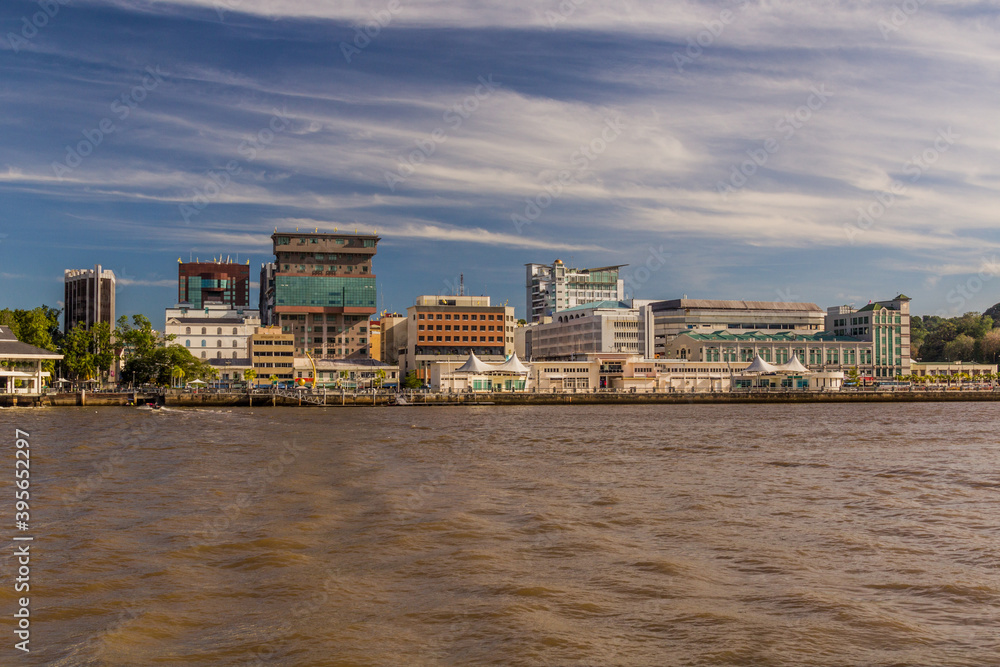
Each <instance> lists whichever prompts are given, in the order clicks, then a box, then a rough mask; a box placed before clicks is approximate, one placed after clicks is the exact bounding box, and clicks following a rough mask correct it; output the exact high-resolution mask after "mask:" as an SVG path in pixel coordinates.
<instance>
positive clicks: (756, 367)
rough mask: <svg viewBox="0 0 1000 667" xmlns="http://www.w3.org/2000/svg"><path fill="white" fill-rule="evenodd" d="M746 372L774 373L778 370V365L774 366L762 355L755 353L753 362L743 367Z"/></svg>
mask: <svg viewBox="0 0 1000 667" xmlns="http://www.w3.org/2000/svg"><path fill="white" fill-rule="evenodd" d="M743 370H744V372H746V373H774V372H775V371H777V370H778V367H777V366H772V365H771V364H769V363H767V362H766V361H764V360H763V359H761V358H760V355H759V354H758V355H755V356H754V358H753V363H751V364H750V365H749V366H747V367H746V368H745V369H743Z"/></svg>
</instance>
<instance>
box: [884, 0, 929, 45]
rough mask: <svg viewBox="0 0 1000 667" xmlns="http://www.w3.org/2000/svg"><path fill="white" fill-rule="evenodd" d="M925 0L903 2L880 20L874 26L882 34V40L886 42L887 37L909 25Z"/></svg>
mask: <svg viewBox="0 0 1000 667" xmlns="http://www.w3.org/2000/svg"><path fill="white" fill-rule="evenodd" d="M926 2H927V0H903V2H901V3H899V4H898V5H894V6H893V8H892V11H891V12H890V13H889V16H888V17H883V18H880V19H879V20H878V21H877V22H876V23H875V25H876V26H877V27H878V31H879V32H880V33H882V39H885V40H888V39H889V35H891V34H892V33H894V32H896V31H897V30H899V29H900V28H902V27H903V26H904V25H906V24H907V23H909V21H910V17H912V16H913V15H914V14H916V13H917V12H919V11H920V8H921V7H923V6H924V3H926Z"/></svg>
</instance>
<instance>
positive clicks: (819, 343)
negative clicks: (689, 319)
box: [664, 294, 911, 381]
mask: <svg viewBox="0 0 1000 667" xmlns="http://www.w3.org/2000/svg"><path fill="white" fill-rule="evenodd" d="M751 303H753V302H751ZM796 305H799V306H803V309H802V310H801V311H799V312H800V313H801V316H800V317H796V314H795V313H796V311H789V313H788V314H786V315H785V316H784V317H785V318H786V319H785V320H784V321H779V320H781V317H780V316H778V314H777V310H774V311H772V312H774V313H775V317H773V318H772V321H771V322H770V326H769V327H768V328H767V329H766V330H764V329H763V328H761V329H760V330H753V331H746V332H741V331H739V330H738V329H737V327H736V326H734V324H735V323H732V324H731V325H730V326H729V327H726V328H720V329H719V330H717V331H712V332H706V331H704V328H705V327H702V326H701V325H700V323H699V326H698V327H697V328H694V327H693V328H692V329H691V330H688V331H685V332H683V333H680V334H678V335H676V336H673V337H672V338H670V339H669V340H668V342H667V344H666V347H665V351H666V354H665V355H664V356H668V357H673V358H680V359H690V360H694V361H712V362H720V361H721V362H723V363H736V362H748V361H752V360H753V358H754V357H755V356H758V355H759V356H760V357H761V359H763V360H764V361H766V362H768V363H777V364H780V363H786V362H788V361H789V360H790V359H791V358H792V357H798V359H799V361H800V362H802V364H804V365H805V366H807V367H808V368H809V369H811V370H813V371H844V372H850V370H851V369H852V368H857V370H858V373H859V374H860V377H861V379H862V380H863V381H878V380H891V379H894V378H896V377H897V376H900V375H909V374H910V364H911V362H910V299H909V297H906V296H904V295H902V294H900V295H899V296H897V297H896V298H895V299H893V300H891V301H880V302H876V303H870V304H868V305H867V306H865V307H863V308H860V309H854V308H852V307H850V306H836V307H834V308H830V309H829V311H828V314H827V315H826V316H825V317H824V323H825V324H826V325H827V328H826V330H824V331H818V332H812V333H810V329H811V328H812V327H813V326H815V323H814V322H813V321H812V320H813V319H814V317H815V312H814V311H813V310H811V309H805V308H804V307H805V306H811V304H796ZM754 310H756V311H757V312H763V311H762V309H760V308H759V307H758V308H754ZM738 313H739V311H734V315H733V316H732V319H734V320H736V319H737V317H738V316H739V315H738ZM739 323H740V324H742V322H739ZM802 324H806V325H808V327H806V326H796V325H802Z"/></svg>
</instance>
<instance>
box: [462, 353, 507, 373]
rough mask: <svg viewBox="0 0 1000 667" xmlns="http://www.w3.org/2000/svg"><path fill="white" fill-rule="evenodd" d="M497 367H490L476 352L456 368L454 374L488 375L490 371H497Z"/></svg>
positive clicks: (470, 354)
mask: <svg viewBox="0 0 1000 667" xmlns="http://www.w3.org/2000/svg"><path fill="white" fill-rule="evenodd" d="M495 370H496V366H490V365H489V364H487V363H486V362H484V361H483V360H481V359H480V358H479V357H477V356H476V353H475V352H470V353H469V359H468V360H467V361H466V362H465V363H464V364H462V365H461V366H459V367H458V368H456V369H455V370H454V371H453V372H455V373H488V372H489V371H495Z"/></svg>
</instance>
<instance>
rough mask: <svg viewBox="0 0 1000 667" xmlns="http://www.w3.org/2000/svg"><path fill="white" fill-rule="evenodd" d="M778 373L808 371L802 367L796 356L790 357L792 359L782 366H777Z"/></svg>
mask: <svg viewBox="0 0 1000 667" xmlns="http://www.w3.org/2000/svg"><path fill="white" fill-rule="evenodd" d="M777 368H778V370H779V371H792V372H794V373H807V372H809V369H808V368H806V367H805V366H803V365H802V362H801V361H799V357H798V355H792V358H791V359H789V360H788V361H786V362H785V363H783V364H778V366H777Z"/></svg>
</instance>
